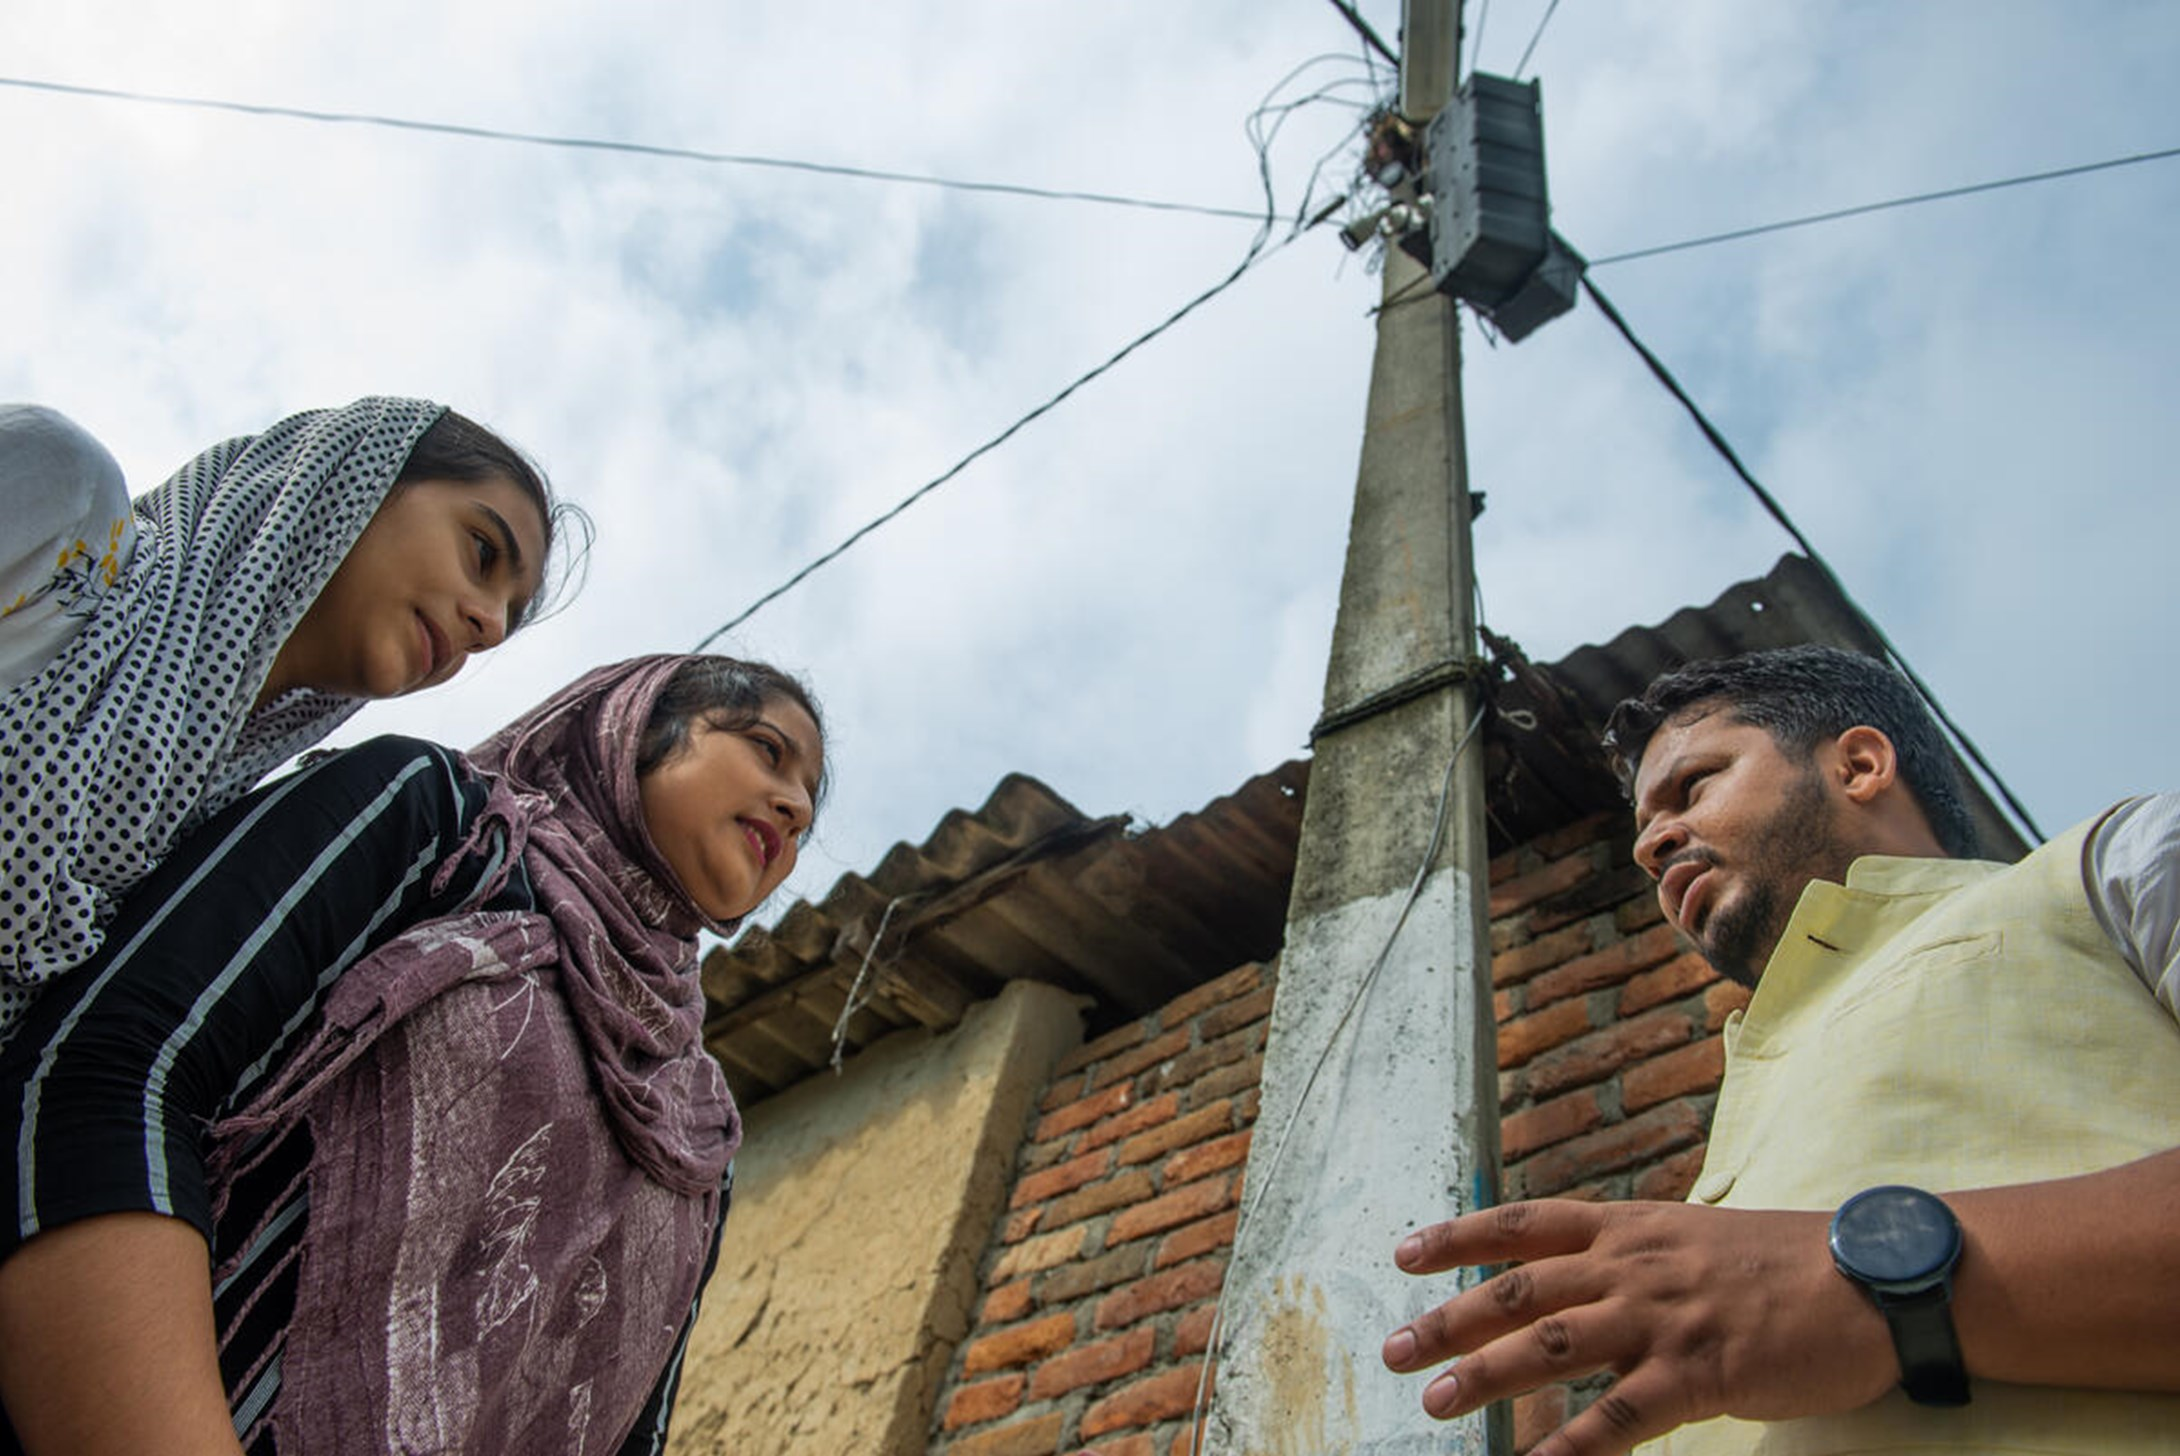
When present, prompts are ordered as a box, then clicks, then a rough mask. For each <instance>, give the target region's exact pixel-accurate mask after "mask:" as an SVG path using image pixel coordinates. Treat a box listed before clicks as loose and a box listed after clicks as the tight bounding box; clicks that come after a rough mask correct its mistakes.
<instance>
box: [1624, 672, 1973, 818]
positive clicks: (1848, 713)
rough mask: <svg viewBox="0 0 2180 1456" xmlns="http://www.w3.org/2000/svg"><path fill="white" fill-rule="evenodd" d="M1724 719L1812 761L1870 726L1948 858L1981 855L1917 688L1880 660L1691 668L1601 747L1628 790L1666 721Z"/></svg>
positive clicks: (1632, 708) (1648, 699)
mask: <svg viewBox="0 0 2180 1456" xmlns="http://www.w3.org/2000/svg"><path fill="white" fill-rule="evenodd" d="M1707 711H1717V712H1722V713H1724V714H1725V715H1726V716H1727V717H1729V718H1731V719H1732V720H1733V721H1735V722H1737V723H1746V724H1749V725H1750V726H1751V727H1755V728H1761V729H1763V730H1764V731H1765V732H1767V733H1769V734H1770V735H1771V738H1772V741H1773V742H1774V743H1776V744H1778V745H1779V751H1780V752H1781V753H1784V754H1786V755H1787V756H1788V757H1789V758H1792V759H1794V760H1796V761H1797V762H1804V763H1806V762H1807V761H1808V760H1809V757H1810V755H1812V754H1813V753H1814V752H1815V751H1816V747H1817V745H1818V744H1819V743H1820V742H1823V741H1824V740H1825V739H1828V738H1836V737H1838V736H1839V735H1840V734H1842V733H1845V732H1846V731H1847V730H1848V729H1849V728H1855V727H1861V726H1868V727H1871V728H1875V729H1877V730H1878V731H1879V732H1880V733H1883V734H1884V735H1885V736H1886V737H1887V738H1889V739H1891V740H1892V747H1893V751H1894V752H1895V753H1896V754H1898V755H1899V759H1900V778H1901V781H1902V782H1904V783H1905V784H1906V785H1907V788H1908V792H1909V793H1910V794H1912V795H1914V798H1915V802H1916V804H1917V805H1918V806H1920V807H1921V809H1922V811H1923V817H1924V818H1925V819H1927V820H1929V821H1930V831H1931V833H1932V834H1934V835H1936V836H1937V840H1938V843H1939V844H1940V845H1941V846H1942V847H1943V848H1944V850H1945V852H1946V853H1947V854H1951V855H1956V856H1960V857H1964V858H1965V857H1970V856H1973V855H1974V854H1975V853H1976V826H1975V823H1974V821H1973V820H1971V819H1970V818H1969V816H1968V804H1967V801H1966V799H1965V798H1964V797H1963V796H1962V793H1961V781H1960V772H1959V770H1958V769H1957V768H1956V767H1955V765H1954V762H1953V755H1952V754H1951V753H1949V752H1948V751H1947V750H1946V746H1945V740H1944V739H1943V738H1942V737H1940V736H1939V734H1938V725H1937V723H1936V721H1935V720H1933V719H1932V718H1931V716H1930V713H1929V711H1928V710H1927V709H1925V708H1924V707H1923V703H1922V699H1921V698H1919V697H1917V696H1916V693H1915V688H1914V686H1913V685H1912V684H1911V683H1909V682H1908V680H1907V679H1906V678H1904V677H1902V676H1901V675H1900V674H1899V673H1896V672H1894V671H1893V670H1892V669H1891V668H1889V667H1887V666H1885V664H1883V663H1882V662H1879V661H1877V660H1876V659H1875V658H1871V657H1865V656H1863V655H1862V654H1861V653H1859V652H1846V651H1842V650H1841V649H1839V648H1837V647H1818V646H1801V647H1776V648H1772V649H1771V650H1769V651H1766V652H1745V653H1743V654H1741V655H1740V656H1739V657H1722V658H1718V659H1716V660H1715V661H1710V662H1692V663H1690V664H1688V665H1687V666H1686V667H1683V668H1680V669H1678V670H1676V671H1673V672H1669V673H1666V674H1664V675H1663V676H1661V677H1659V678H1658V679H1657V680H1656V681H1655V682H1653V683H1651V684H1650V686H1649V687H1648V688H1646V689H1644V690H1643V694H1642V696H1641V697H1639V698H1629V699H1627V700H1626V701H1625V702H1623V703H1621V704H1620V705H1619V706H1618V707H1616V708H1614V709H1613V710H1612V717H1611V718H1610V719H1609V720H1608V721H1607V722H1606V724H1605V747H1606V749H1607V750H1608V751H1609V752H1610V753H1611V754H1612V756H1613V760H1614V767H1615V768H1616V769H1617V770H1618V772H1619V774H1620V780H1621V784H1622V786H1623V787H1626V786H1629V785H1632V783H1633V782H1634V778H1635V771H1636V770H1637V769H1638V768H1640V767H1641V766H1642V759H1643V750H1645V749H1646V748H1648V747H1649V746H1650V740H1651V739H1652V738H1653V737H1654V736H1656V734H1657V732H1658V730H1659V729H1660V728H1662V727H1664V726H1665V725H1666V724H1667V723H1669V722H1671V721H1672V720H1674V719H1676V718H1680V717H1700V716H1702V714H1703V713H1704V712H1707Z"/></svg>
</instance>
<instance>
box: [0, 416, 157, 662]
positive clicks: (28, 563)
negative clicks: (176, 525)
mask: <svg viewBox="0 0 2180 1456" xmlns="http://www.w3.org/2000/svg"><path fill="white" fill-rule="evenodd" d="M135 541H136V521H135V517H134V515H133V514H132V513H131V511H130V508H129V489H128V485H127V483H126V482H125V481H124V480H123V479H122V477H121V467H120V466H119V465H117V464H116V463H115V462H114V457H113V456H112V455H111V454H110V453H108V451H107V449H106V447H105V446H104V445H101V444H100V443H99V442H98V441H97V440H96V439H94V438H92V437H91V436H90V435H89V434H88V433H86V432H85V431H84V430H83V428H82V427H81V426H79V425H77V424H76V423H75V422H74V421H73V420H71V419H69V418H68V417H67V416H66V415H64V414H62V413H60V412H59V411H58V410H51V409H46V408H44V407H42V406H40V405H28V404H5V405H0V688H7V687H12V686H14V685H15V684H16V683H19V682H22V681H24V680H25V679H27V678H29V677H31V676H32V675H33V674H35V673H36V672H37V671H38V670H39V669H40V668H42V667H44V666H45V664H46V663H48V662H50V661H51V660H52V659H53V657H54V656H55V655H56V654H58V653H59V651H60V649H61V648H62V647H63V646H65V645H66V644H67V643H68V641H69V640H70V639H71V638H73V637H74V636H75V634H76V633H77V632H78V631H80V630H81V629H82V626H83V622H84V619H85V618H87V617H88V616H89V615H90V614H91V611H92V610H93V609H94V608H95V606H96V605H97V602H98V600H99V599H100V598H101V597H102V596H103V595H104V594H105V590H106V588H108V587H110V586H112V585H113V584H114V582H115V580H116V579H117V577H118V576H119V573H120V571H121V568H122V567H124V566H126V565H127V564H128V559H129V555H130V552H131V551H132V550H133V549H134V546H135Z"/></svg>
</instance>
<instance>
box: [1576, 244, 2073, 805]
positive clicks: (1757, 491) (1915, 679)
mask: <svg viewBox="0 0 2180 1456" xmlns="http://www.w3.org/2000/svg"><path fill="white" fill-rule="evenodd" d="M1582 288H1583V291H1584V292H1586V293H1588V294H1589V296H1590V301H1591V302H1592V303H1594V304H1596V305H1597V307H1598V310H1599V311H1600V312H1601V313H1603V314H1604V316H1605V318H1606V320H1607V321H1608V322H1610V323H1611V324H1612V326H1613V327H1614V328H1615V329H1617V330H1619V332H1620V337H1621V338H1623V339H1625V340H1627V342H1628V346H1629V347H1630V348H1632V349H1634V351H1635V352H1636V354H1637V355H1638V356H1640V357H1641V359H1642V361H1643V363H1644V364H1645V365H1647V366H1649V369H1650V372H1651V373H1652V374H1654V375H1656V376H1657V379H1658V382H1659V383H1660V384H1663V385H1664V386H1665V388H1666V392H1667V393H1669V394H1671V395H1672V396H1673V398H1675V399H1677V400H1679V401H1680V403H1681V407H1682V408H1683V409H1685V410H1687V411H1688V414H1689V416H1690V417H1691V418H1692V419H1694V420H1695V422H1696V428H1697V429H1699V430H1701V431H1702V432H1703V438H1704V439H1706V440H1708V441H1709V442H1710V443H1711V448H1712V449H1714V450H1716V451H1717V452H1718V453H1719V454H1720V455H1721V456H1723V457H1724V458H1725V461H1726V463H1727V464H1728V465H1730V466H1732V467H1733V473H1734V474H1736V475H1738V476H1740V477H1741V483H1742V484H1743V485H1745V486H1747V487H1748V488H1749V490H1750V491H1751V492H1752V493H1753V494H1754V495H1755V497H1756V499H1757V501H1758V502H1759V503H1760V504H1761V505H1762V506H1763V508H1764V509H1765V510H1766V511H1767V512H1769V513H1770V515H1771V518H1772V519H1773V520H1774V521H1777V522H1778V523H1779V525H1780V527H1781V528H1783V529H1784V530H1785V531H1786V533H1787V535H1789V536H1791V537H1793V538H1794V544H1795V545H1797V546H1799V547H1800V548H1801V551H1802V555H1804V556H1806V557H1808V558H1809V561H1810V564H1811V565H1813V566H1815V567H1816V568H1817V570H1818V571H1820V572H1822V573H1824V579H1825V581H1826V582H1828V583H1829V584H1830V585H1831V588H1832V590H1834V591H1836V592H1838V593H1839V596H1840V600H1841V601H1843V602H1845V603H1846V604H1847V606H1848V609H1849V610H1850V611H1852V612H1853V613H1854V614H1855V617H1856V619H1857V620H1858V621H1860V622H1861V623H1862V625H1863V626H1864V627H1866V628H1867V629H1868V630H1869V632H1870V635H1871V636H1873V637H1875V638H1876V639H1877V643H1878V645H1879V646H1880V647H1882V648H1883V649H1884V650H1885V655H1886V657H1888V658H1889V659H1891V661H1892V665H1893V666H1894V667H1896V668H1898V669H1899V670H1900V673H1901V675H1902V676H1904V677H1905V678H1906V679H1907V680H1908V681H1909V682H1910V683H1912V684H1914V687H1915V691H1916V692H1918V693H1920V694H1921V695H1922V699H1923V701H1924V702H1925V703H1927V704H1929V706H1930V711H1931V713H1932V714H1933V715H1934V716H1935V717H1936V718H1937V720H1938V721H1939V722H1940V723H1943V724H1944V725H1945V726H1946V729H1947V731H1948V732H1950V733H1951V734H1952V735H1953V738H1954V741H1955V742H1957V743H1959V744H1960V746H1961V749H1962V751H1963V752H1965V753H1966V754H1967V755H1968V757H1969V758H1970V759H1971V760H1972V761H1973V762H1974V763H1975V765H1976V767H1977V768H1978V769H1980V770H1981V771H1982V773H1983V776H1984V778H1985V779H1987V780H1988V781H1989V782H1990V784H1991V786H1992V787H1993V788H1995V789H1996V790H1998V793H1999V796H2000V797H2001V798H2003V799H2004V800H2005V801H2006V806H2007V807H2008V808H2009V809H2011V810H2012V811H2013V814H2014V817H2015V818H2016V819H2018V820H2020V821H2021V824H2022V827H2024V828H2025V829H2027V830H2028V831H2029V834H2030V836H2031V837H2032V842H2036V843H2041V842H2042V841H2043V839H2044V831H2043V830H2042V829H2040V828H2038V827H2037V824H2036V820H2035V817H2034V816H2032V815H2031V814H2030V813H2029V811H2028V809H2027V808H2026V807H2025V806H2023V804H2022V803H2021V801H2020V800H2019V799H2017V798H2015V797H2014V794H2013V790H2012V789H2010V788H2008V787H2007V786H2006V781H2005V780H2004V779H2002V778H2000V777H1999V774H1998V770H1997V769H1995V768H1993V767H1991V764H1990V760H1988V759H1986V758H1985V757H1984V756H1983V751H1982V750H1981V749H1979V748H1978V747H1976V744H1975V740H1973V739H1971V738H1970V737H1969V736H1968V734H1967V733H1966V732H1965V731H1964V730H1963V729H1962V728H1961V726H1960V724H1958V723H1956V722H1954V721H1953V719H1952V716H1951V715H1950V714H1948V713H1947V712H1946V711H1945V708H1944V706H1943V705H1942V704H1941V703H1939V701H1938V695H1937V694H1936V693H1934V692H1932V691H1931V688H1930V684H1928V683H1926V682H1924V681H1923V679H1922V678H1921V677H1920V676H1919V675H1918V674H1917V673H1916V671H1915V669H1914V668H1912V667H1910V666H1909V665H1908V661H1907V659H1906V658H1905V657H1904V656H1902V655H1901V653H1900V649H1899V648H1898V647H1895V646H1894V645H1893V643H1892V639H1891V638H1890V637H1887V636H1886V635H1885V629H1884V628H1882V627H1880V626H1878V625H1877V622H1876V621H1875V619H1873V618H1872V617H1871V616H1870V614H1869V613H1868V612H1865V611H1864V610H1863V609H1862V606H1861V604H1860V603H1859V602H1857V601H1856V600H1855V599H1854V598H1853V597H1852V596H1850V595H1849V594H1848V592H1847V588H1846V586H1845V585H1844V584H1843V583H1842V582H1841V581H1840V579H1839V576H1838V574H1837V573H1836V572H1834V571H1833V570H1832V565H1831V563H1830V562H1828V561H1826V560H1825V559H1824V556H1823V554H1822V553H1821V552H1819V551H1818V550H1817V548H1816V547H1814V546H1812V545H1811V544H1810V543H1809V538H1808V537H1807V536H1805V535H1803V534H1802V531H1801V528H1800V527H1799V526H1797V525H1795V524H1794V521H1793V519H1792V518H1791V517H1790V516H1788V515H1787V513H1786V510H1785V508H1784V507H1782V506H1781V505H1780V504H1779V502H1778V501H1777V500H1776V499H1774V498H1773V496H1772V494H1771V492H1770V491H1768V490H1766V489H1764V487H1763V486H1762V484H1760V483H1759V482H1758V481H1757V479H1756V477H1755V476H1754V475H1752V474H1750V473H1749V468H1748V467H1747V466H1746V465H1744V464H1742V463H1741V457H1740V456H1739V455H1738V454H1736V453H1735V451H1734V448H1733V446H1732V445H1730V444H1728V443H1727V442H1726V437H1725V436H1724V435H1722V434H1720V433H1719V431H1718V427H1717V426H1715V425H1713V424H1712V423H1711V421H1710V419H1709V418H1708V417H1707V416H1706V415H1705V414H1704V413H1703V411H1702V409H1701V408H1699V407H1698V406H1697V404H1696V402H1695V401H1694V400H1693V399H1691V398H1689V396H1688V391H1686V390H1685V389H1682V388H1681V387H1680V381H1679V380H1677V379H1675V378H1674V377H1673V373H1672V371H1671V370H1669V369H1667V368H1666V367H1665V364H1664V363H1663V361H1661V360H1660V359H1659V358H1658V356H1657V355H1656V354H1654V353H1652V352H1651V350H1650V349H1649V347H1648V346H1647V345H1645V344H1644V343H1643V341H1642V340H1641V339H1638V338H1637V337H1635V331H1634V330H1633V329H1631V328H1629V327H1628V323H1627V320H1626V319H1624V318H1622V317H1621V316H1620V311H1619V310H1618V309H1616V308H1614V307H1613V306H1612V301H1611V300H1610V299H1608V298H1606V297H1605V295H1604V293H1603V292H1602V291H1600V290H1599V288H1598V287H1597V285H1596V284H1595V283H1593V282H1591V281H1590V280H1589V278H1587V277H1584V278H1583V280H1582Z"/></svg>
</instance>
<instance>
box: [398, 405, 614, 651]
mask: <svg viewBox="0 0 2180 1456" xmlns="http://www.w3.org/2000/svg"><path fill="white" fill-rule="evenodd" d="M420 480H455V481H460V482H461V483H463V484H464V485H474V484H476V483H478V482H479V481H486V480H505V481H508V482H509V483H511V484H512V485H514V486H515V487H516V488H517V489H518V490H520V491H521V492H522V493H523V494H524V495H526V496H528V497H529V498H530V501H531V504H533V505H535V506H536V507H537V514H538V519H539V520H540V521H542V522H543V523H544V526H545V559H544V562H543V564H542V566H541V568H540V574H539V579H538V591H537V597H536V599H535V600H534V601H532V602H531V604H530V609H529V610H528V611H526V612H524V613H523V616H522V623H523V625H527V624H528V623H530V622H534V621H536V620H537V619H538V618H539V616H540V615H542V613H541V612H540V610H539V608H540V605H541V604H544V603H546V602H548V601H550V602H552V604H553V605H555V606H557V605H559V598H560V596H561V588H562V587H563V586H565V585H566V583H567V582H568V580H569V579H570V578H571V577H573V576H578V575H579V572H577V571H575V570H573V569H572V568H574V567H576V566H577V565H578V564H580V563H582V562H585V561H587V560H588V558H589V555H590V543H591V539H592V536H593V531H592V528H591V522H590V517H589V516H588V515H586V514H584V512H583V508H582V507H581V506H578V505H576V504H574V503H573V502H571V501H564V500H559V499H556V498H555V497H554V495H553V487H552V482H551V481H549V480H547V479H546V478H545V472H544V471H543V470H541V469H540V468H539V467H538V464H537V462H536V461H534V460H532V459H531V458H530V457H529V456H527V455H525V454H523V453H522V451H520V450H518V449H516V448H515V447H514V446H513V445H511V444H509V443H508V442H507V441H506V440H503V439H501V438H500V437H499V436H498V435H496V434H494V433H493V432H492V431H490V430H488V429H486V428H485V427H484V426H483V425H480V424H478V423H477V422H476V421H475V420H473V419H471V418H470V417H469V416H467V415H465V414H462V413H461V412H460V411H458V410H448V411H446V412H445V413H444V414H442V415H440V416H439V418H438V419H436V420H434V421H432V423H431V426H430V428H428V429H426V430H425V431H424V433H423V434H421V435H419V436H418V437H417V440H416V443H415V444H414V445H413V446H411V447H410V448H409V458H408V460H407V461H406V462H404V463H403V464H402V467H401V473H400V474H398V475H396V476H395V477H394V484H393V488H394V489H395V490H399V489H401V487H403V486H405V485H414V484H415V483H416V482H418V481H420ZM564 524H565V525H567V526H568V527H569V532H570V534H572V535H574V536H578V537H580V538H581V540H580V542H579V544H576V545H575V546H574V547H573V548H572V549H570V550H568V551H567V552H566V553H564V554H565V556H566V561H565V562H564V563H562V565H561V566H560V567H559V568H558V569H556V568H555V564H554V563H555V560H556V553H555V551H554V545H555V543H556V542H561V541H562V540H563V537H562V533H561V530H560V527H561V526H562V525H564Z"/></svg>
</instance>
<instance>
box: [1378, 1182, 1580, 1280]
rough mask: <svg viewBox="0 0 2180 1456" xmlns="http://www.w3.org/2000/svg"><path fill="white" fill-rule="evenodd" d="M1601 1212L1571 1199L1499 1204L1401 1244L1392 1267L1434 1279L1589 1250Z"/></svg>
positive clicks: (1420, 1232) (1425, 1230)
mask: <svg viewBox="0 0 2180 1456" xmlns="http://www.w3.org/2000/svg"><path fill="white" fill-rule="evenodd" d="M1604 1216H1605V1213H1604V1208H1603V1206H1601V1205H1599V1204H1595V1203H1583V1202H1581V1201H1580V1200H1577V1199H1571V1198H1548V1199H1540V1200H1538V1201H1536V1202H1533V1203H1502V1204H1500V1205H1499V1206H1498V1207H1497V1208H1487V1209H1484V1210H1483V1211H1482V1212H1480V1213H1471V1214H1467V1215H1464V1216H1463V1217H1461V1218H1456V1219H1452V1220H1449V1221H1448V1222H1446V1223H1436V1224H1432V1225H1430V1226H1429V1227H1428V1228H1421V1229H1417V1230H1416V1231H1415V1232H1414V1233H1412V1234H1410V1235H1408V1237H1407V1238H1405V1239H1403V1240H1401V1243H1400V1247H1399V1248H1398V1249H1396V1250H1394V1252H1393V1262H1395V1263H1396V1264H1398V1265H1399V1266H1400V1267H1401V1268H1402V1269H1405V1270H1406V1271H1407V1272H1408V1273H1410V1274H1438V1273H1442V1272H1444V1271H1445V1270H1447V1269H1458V1268H1461V1267H1462V1266H1464V1265H1468V1264H1503V1263H1507V1262H1509V1261H1513V1260H1523V1259H1541V1258H1543V1257H1545V1256H1546V1255H1550V1254H1569V1253H1573V1252H1574V1251H1575V1250H1577V1249H1583V1248H1587V1247H1589V1243H1590V1240H1591V1239H1593V1238H1595V1237H1596V1236H1597V1230H1598V1227H1599V1225H1600V1224H1601V1223H1602V1222H1603V1220H1604Z"/></svg>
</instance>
